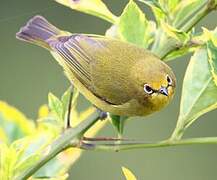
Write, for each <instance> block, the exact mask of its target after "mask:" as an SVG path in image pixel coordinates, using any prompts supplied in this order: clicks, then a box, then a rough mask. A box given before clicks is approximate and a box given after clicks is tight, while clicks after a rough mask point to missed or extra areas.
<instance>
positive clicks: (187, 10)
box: [172, 0, 207, 28]
mask: <svg viewBox="0 0 217 180" xmlns="http://www.w3.org/2000/svg"><path fill="white" fill-rule="evenodd" d="M204 3H207V2H206V1H204V0H191V1H180V3H178V4H177V6H176V7H175V9H174V11H173V13H172V16H173V19H174V20H173V26H174V27H177V28H179V27H180V26H181V25H183V24H181V23H180V22H187V21H188V20H189V17H191V18H192V16H193V15H194V14H195V12H197V11H198V10H199V9H200V8H201V7H202V5H203V4H204ZM186 18H188V19H186Z"/></svg>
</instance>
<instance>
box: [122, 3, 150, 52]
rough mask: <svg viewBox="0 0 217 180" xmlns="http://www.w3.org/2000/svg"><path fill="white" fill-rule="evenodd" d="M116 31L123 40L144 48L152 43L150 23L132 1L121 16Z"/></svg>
mask: <svg viewBox="0 0 217 180" xmlns="http://www.w3.org/2000/svg"><path fill="white" fill-rule="evenodd" d="M118 30H119V33H120V36H121V38H122V39H123V40H125V41H127V42H131V43H134V44H136V45H138V46H141V47H144V48H147V47H148V45H149V44H150V43H151V41H152V32H151V25H150V22H149V21H148V20H147V19H146V17H145V14H144V13H143V12H142V11H141V10H140V8H139V7H138V6H137V4H136V3H135V2H134V1H133V0H130V2H129V3H128V4H127V6H126V7H125V9H124V11H123V13H122V14H121V16H120V20H119V24H118Z"/></svg>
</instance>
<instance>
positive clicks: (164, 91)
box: [159, 87, 168, 96]
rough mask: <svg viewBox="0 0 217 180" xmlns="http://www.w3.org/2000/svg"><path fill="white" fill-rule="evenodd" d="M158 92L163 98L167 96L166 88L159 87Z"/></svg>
mask: <svg viewBox="0 0 217 180" xmlns="http://www.w3.org/2000/svg"><path fill="white" fill-rule="evenodd" d="M159 92H160V93H161V94H163V95H165V96H168V89H167V88H166V87H161V88H160V90H159Z"/></svg>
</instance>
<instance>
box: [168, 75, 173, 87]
mask: <svg viewBox="0 0 217 180" xmlns="http://www.w3.org/2000/svg"><path fill="white" fill-rule="evenodd" d="M167 82H168V85H169V86H171V85H172V83H173V80H172V79H171V77H170V76H169V75H167Z"/></svg>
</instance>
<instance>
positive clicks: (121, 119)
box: [109, 114, 128, 137]
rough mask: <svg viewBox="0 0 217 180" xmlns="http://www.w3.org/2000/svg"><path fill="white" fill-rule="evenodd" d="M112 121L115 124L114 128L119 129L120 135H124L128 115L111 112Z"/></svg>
mask: <svg viewBox="0 0 217 180" xmlns="http://www.w3.org/2000/svg"><path fill="white" fill-rule="evenodd" d="M109 116H110V118H111V123H112V125H113V126H114V128H115V129H116V130H117V132H118V135H119V137H121V136H122V135H123V132H124V125H125V122H126V120H127V118H128V117H125V116H117V115H113V114H110V115H109Z"/></svg>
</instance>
